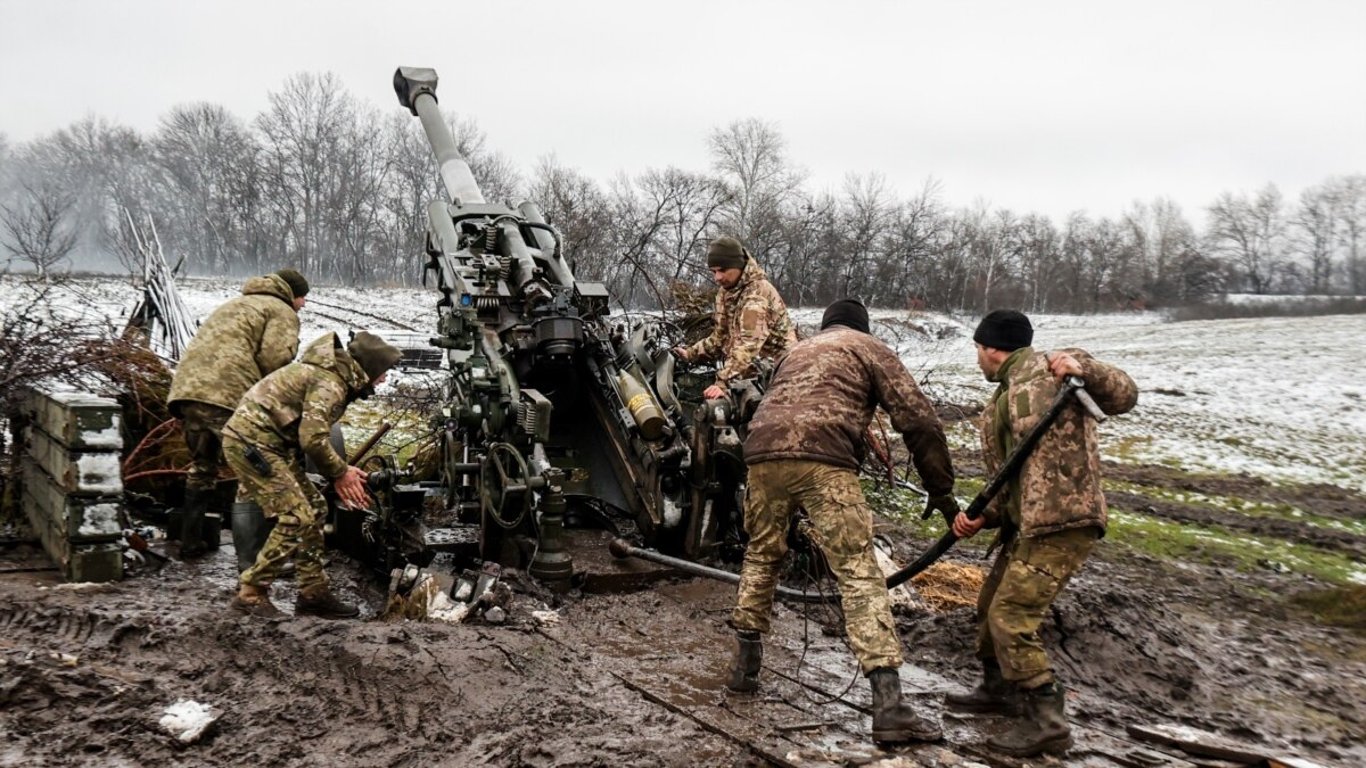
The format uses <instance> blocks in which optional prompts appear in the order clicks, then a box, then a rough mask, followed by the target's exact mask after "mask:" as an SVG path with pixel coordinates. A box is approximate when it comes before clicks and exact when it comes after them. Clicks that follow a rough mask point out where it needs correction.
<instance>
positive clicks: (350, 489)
mask: <svg viewBox="0 0 1366 768" xmlns="http://www.w3.org/2000/svg"><path fill="white" fill-rule="evenodd" d="M332 487H333V488H335V489H336V490H337V498H338V499H340V500H341V503H343V504H345V505H346V506H348V507H350V508H351V509H367V508H369V506H370V494H368V493H366V492H365V470H363V469H361V468H360V467H355V466H351V467H347V468H346V474H344V475H342V476H341V477H339V478H337V479H336V480H334V481H332Z"/></svg>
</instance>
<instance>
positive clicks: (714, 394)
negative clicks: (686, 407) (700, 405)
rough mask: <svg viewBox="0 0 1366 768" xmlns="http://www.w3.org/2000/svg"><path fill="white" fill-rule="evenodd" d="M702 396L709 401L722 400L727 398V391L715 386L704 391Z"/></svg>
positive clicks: (717, 385) (718, 385)
mask: <svg viewBox="0 0 1366 768" xmlns="http://www.w3.org/2000/svg"><path fill="white" fill-rule="evenodd" d="M702 396H703V397H705V398H707V399H708V400H722V399H724V398H725V396H726V390H724V389H721V385H720V384H713V385H711V386H710V387H707V388H706V389H704V390H702Z"/></svg>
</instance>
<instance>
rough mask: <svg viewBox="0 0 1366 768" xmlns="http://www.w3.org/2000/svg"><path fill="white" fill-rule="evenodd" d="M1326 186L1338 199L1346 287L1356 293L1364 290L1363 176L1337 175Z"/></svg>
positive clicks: (1365, 218) (1365, 215) (1365, 207)
mask: <svg viewBox="0 0 1366 768" xmlns="http://www.w3.org/2000/svg"><path fill="white" fill-rule="evenodd" d="M1326 186H1327V187H1328V188H1329V189H1331V190H1332V191H1333V197H1334V198H1335V199H1336V200H1337V202H1338V206H1337V214H1338V226H1337V231H1338V241H1339V246H1340V248H1341V249H1342V259H1343V264H1344V267H1345V268H1344V270H1343V271H1344V272H1345V273H1346V283H1347V290H1348V291H1350V292H1351V293H1352V294H1353V295H1355V296H1360V295H1361V294H1362V293H1363V292H1366V263H1363V262H1366V259H1363V257H1362V250H1363V248H1366V175H1361V174H1356V175H1352V176H1338V177H1335V178H1332V179H1329V180H1328V181H1327V182H1326Z"/></svg>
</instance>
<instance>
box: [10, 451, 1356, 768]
mask: <svg viewBox="0 0 1366 768" xmlns="http://www.w3.org/2000/svg"><path fill="white" fill-rule="evenodd" d="M1125 472H1129V473H1149V475H1150V476H1149V477H1147V478H1146V480H1147V481H1148V482H1149V483H1150V484H1151V483H1165V484H1175V483H1178V482H1191V483H1197V484H1198V483H1202V482H1203V483H1211V482H1215V481H1213V480H1208V479H1206V480H1199V479H1182V478H1177V477H1174V476H1167V475H1164V474H1163V473H1170V470H1165V469H1162V468H1157V467H1153V468H1137V469H1124V470H1120V473H1121V474H1123V473H1125ZM1218 482H1228V483H1240V482H1241V486H1240V487H1239V488H1238V490H1239V492H1240V493H1242V494H1244V495H1247V496H1253V495H1255V494H1258V493H1261V494H1263V495H1267V496H1270V495H1273V494H1274V495H1277V497H1278V498H1284V497H1286V496H1290V497H1296V496H1297V494H1303V495H1309V496H1313V497H1314V499H1317V500H1318V506H1319V508H1328V507H1331V508H1332V509H1333V510H1334V514H1337V515H1340V516H1342V517H1343V518H1346V519H1361V517H1362V516H1363V515H1366V499H1363V498H1361V497H1360V496H1358V495H1356V494H1352V493H1348V492H1345V491H1341V490H1338V489H1333V488H1320V487H1309V488H1300V489H1287V488H1285V487H1274V488H1273V487H1270V486H1264V484H1259V482H1258V481H1256V480H1255V479H1246V480H1243V481H1240V480H1239V479H1238V478H1231V479H1223V480H1219V481H1218ZM1132 495H1133V494H1130V496H1132ZM1288 500H1289V501H1292V502H1293V501H1307V500H1308V499H1305V498H1298V497H1296V498H1290V499H1288ZM1114 501H1115V505H1116V506H1117V507H1119V508H1125V509H1133V510H1134V511H1142V509H1143V508H1144V507H1152V508H1153V511H1152V512H1150V514H1158V515H1163V514H1166V515H1168V516H1171V517H1173V518H1175V519H1180V515H1181V514H1188V513H1189V512H1188V511H1183V510H1181V509H1177V508H1176V507H1179V506H1180V505H1173V504H1172V503H1170V502H1163V503H1161V504H1159V503H1157V502H1153V501H1152V500H1148V499H1144V498H1141V497H1136V498H1129V497H1128V496H1119V497H1116V498H1115V499H1114ZM1163 510H1165V512H1164V511H1163ZM1189 514H1194V513H1189ZM1206 522H1209V521H1206ZM883 527H884V529H885V530H884V532H886V533H888V534H889V535H890V537H891V538H892V540H893V541H894V545H895V549H896V556H897V559H898V560H900V561H903V562H904V561H906V560H908V559H909V558H910V557H911V556H913V554H914V553H916V552H918V550H919V549H920V548H921V547H923V546H925V545H926V544H927V543H928V541H927V540H925V539H920V538H917V537H915V536H913V535H912V534H911V533H910V532H909V531H910V529H909V528H907V527H905V526H901V525H895V524H889V523H888V524H884V525H883ZM1319 530H1321V529H1319ZM1282 533H1284V534H1285V535H1287V536H1292V537H1293V536H1296V535H1298V534H1297V532H1296V531H1292V530H1287V531H1283V532H1282ZM1330 538H1332V539H1333V540H1332V541H1329V542H1326V543H1325V546H1329V547H1338V548H1344V547H1345V548H1348V551H1352V552H1357V553H1360V552H1361V548H1362V546H1363V542H1362V541H1361V537H1359V536H1357V537H1352V536H1351V535H1350V534H1343V537H1330ZM981 551H982V546H981V545H980V543H974V544H973V545H972V546H964V547H961V548H960V549H959V550H955V552H954V553H953V554H952V555H951V558H953V559H954V560H955V562H957V563H960V564H964V565H970V566H973V567H979V566H982V565H984V561H982V560H981V558H980V554H981ZM30 566H37V567H41V566H42V556H41V554H40V553H35V552H34V551H33V550H32V549H31V548H30V547H27V546H25V545H19V544H11V545H8V546H5V547H3V548H0V570H9V571H14V570H15V569H19V568H24V567H30ZM329 571H330V573H332V574H333V577H334V579H335V581H336V583H337V584H338V586H339V588H340V589H341V590H342V591H343V592H345V593H346V594H348V595H350V596H352V597H357V598H359V599H361V600H362V601H363V602H364V604H365V613H364V614H363V616H362V620H358V621H347V622H328V621H324V620H320V619H313V618H303V617H301V618H293V617H287V618H285V619H283V620H278V621H264V620H260V619H253V618H247V617H242V616H239V615H236V614H233V613H230V612H228V610H227V608H226V606H227V602H228V599H229V596H230V595H231V590H232V582H233V577H234V575H235V569H234V568H233V566H232V550H231V545H230V544H227V543H225V544H224V547H223V548H222V549H221V550H219V551H218V552H216V553H214V554H212V555H211V556H210V557H208V558H207V559H205V560H203V561H201V562H198V563H194V564H182V563H171V564H170V565H168V566H166V567H164V568H162V569H161V570H159V571H157V572H148V571H144V572H143V573H141V574H138V575H134V576H130V577H129V578H127V579H125V580H124V581H123V582H120V583H116V584H110V585H100V586H95V585H63V584H60V583H59V581H58V580H57V578H56V577H55V575H54V574H53V573H51V572H44V571H37V572H8V573H5V574H3V575H0V765H14V766H59V765H60V766H72V765H91V766H124V765H126V766H149V765H185V766H200V765H204V766H208V765H261V766H296V765H299V766H311V765H326V766H333V767H335V766H353V765H354V766H396V767H397V766H431V765H440V766H520V765H526V766H622V765H631V766H637V765H644V766H648V765H659V766H693V765H702V766H731V765H765V764H781V765H863V764H881V765H898V766H913V765H967V764H973V763H976V764H984V763H1000V764H1005V765H1011V764H1013V763H1011V762H1010V761H1002V760H999V759H997V758H996V757H994V756H992V755H990V754H987V753H984V752H982V751H981V749H980V741H981V738H982V736H983V734H984V733H987V732H989V731H990V730H991V729H993V728H996V727H1000V725H1001V723H1000V722H997V721H992V720H981V721H978V720H971V719H962V718H957V717H952V716H949V715H943V713H942V708H941V706H940V697H941V696H942V693H943V692H944V691H946V690H950V689H952V688H953V687H954V686H956V685H961V684H968V683H970V682H971V681H972V679H973V677H974V675H975V672H976V670H975V667H974V664H973V662H972V661H971V659H970V648H971V645H972V641H973V636H974V631H975V630H974V625H973V616H972V609H971V608H969V607H957V608H952V609H949V610H945V611H939V612H935V611H930V610H928V609H926V608H923V607H913V608H910V609H907V610H903V611H901V614H900V615H899V616H898V625H899V630H900V633H901V637H902V642H903V645H904V647H905V651H906V657H907V666H906V668H904V669H903V684H904V688H905V690H906V691H907V693H908V695H909V696H910V697H911V700H912V701H913V702H914V703H915V704H916V706H917V707H919V708H920V709H921V710H922V711H923V712H924V713H926V714H929V715H933V716H941V715H942V716H943V717H944V722H945V727H946V731H947V736H948V738H947V741H946V742H943V743H941V744H938V745H928V746H922V747H916V748H912V749H906V750H902V751H900V752H897V753H895V754H893V753H886V752H881V751H878V750H876V749H874V748H873V747H872V745H871V744H868V743H866V740H864V739H863V738H862V734H863V733H864V732H866V728H867V724H868V719H867V715H866V707H867V703H868V692H867V688H866V683H865V682H864V681H863V680H862V679H859V678H857V677H856V676H855V675H854V665H853V662H852V659H851V657H850V656H849V654H848V652H847V651H846V650H845V649H844V647H843V644H842V639H841V638H840V637H839V632H838V629H837V627H838V619H837V617H835V616H834V615H833V614H832V613H831V611H830V609H829V608H828V607H816V608H811V609H806V608H803V607H801V606H784V607H781V608H779V610H778V612H777V620H776V627H777V629H776V630H775V634H774V636H773V637H772V638H771V639H770V642H769V645H768V653H767V656H766V659H765V661H766V670H765V673H764V674H765V677H764V685H765V689H764V692H763V694H762V695H760V696H758V697H740V696H735V695H731V694H727V693H726V692H725V691H724V689H723V688H722V686H721V670H722V669H723V668H724V666H725V664H726V661H727V656H728V654H729V650H730V648H729V643H728V640H729V632H728V631H727V630H726V629H725V627H724V624H723V622H724V619H725V617H726V615H727V611H728V607H729V604H730V600H731V597H732V595H733V588H732V587H730V586H728V585H725V584H721V583H716V582H710V581H700V580H694V579H683V578H672V579H668V580H665V581H663V582H661V583H659V584H658V585H656V586H655V587H654V588H652V589H646V590H641V591H634V592H626V593H617V594H591V595H586V594H577V593H576V594H571V595H569V596H566V597H562V598H560V597H556V596H553V595H550V594H548V593H545V592H543V591H541V590H540V589H539V588H537V587H536V586H535V585H533V584H529V583H525V582H523V581H521V580H520V579H517V578H515V575H514V577H513V578H511V580H510V581H511V583H513V584H514V586H515V587H517V591H516V592H517V594H516V598H515V600H514V602H513V604H512V607H511V610H510V612H509V616H508V621H507V622H506V623H505V624H502V625H496V626H495V625H488V624H484V623H479V622H474V623H470V624H465V625H458V626H452V625H444V624H433V623H414V622H405V623H391V622H385V621H380V620H377V619H375V616H376V614H377V613H378V612H379V611H380V610H381V608H382V606H383V602H384V591H383V589H382V588H381V587H380V586H379V585H378V584H376V583H374V582H372V581H371V580H370V579H369V577H368V576H366V575H365V573H364V572H363V571H362V569H360V568H358V567H356V566H355V565H354V564H352V563H350V562H349V561H347V560H346V559H345V558H343V557H340V556H338V557H337V558H336V559H335V560H334V561H333V562H332V563H331V565H330V566H329ZM1323 586H1324V585H1322V584H1319V583H1317V582H1314V581H1313V580H1312V579H1310V578H1309V577H1306V576H1301V575H1298V574H1293V573H1291V574H1285V573H1278V572H1275V571H1272V570H1267V571H1264V572H1239V571H1235V570H1233V569H1232V568H1231V567H1227V566H1223V565H1220V564H1217V563H1173V562H1165V561H1159V560H1156V559H1153V558H1151V557H1147V556H1144V555H1141V554H1138V553H1137V552H1136V551H1135V550H1132V549H1130V548H1128V547H1124V546H1121V545H1117V544H1113V543H1106V544H1104V545H1102V546H1101V547H1100V548H1099V552H1098V554H1097V555H1096V556H1095V557H1094V558H1093V559H1092V561H1091V562H1090V563H1088V565H1087V566H1086V568H1085V570H1084V571H1083V573H1082V574H1081V575H1080V576H1079V577H1078V578H1077V579H1076V581H1075V582H1074V583H1073V584H1072V585H1071V586H1070V587H1069V588H1068V590H1067V592H1066V593H1065V595H1064V597H1063V598H1062V599H1060V600H1059V602H1058V604H1057V606H1056V611H1055V613H1054V617H1053V618H1054V621H1053V622H1051V623H1050V624H1049V625H1048V626H1046V627H1045V629H1044V634H1045V642H1046V643H1047V645H1048V647H1049V648H1050V650H1051V652H1052V653H1053V657H1054V659H1055V662H1056V665H1057V667H1058V671H1059V676H1060V678H1061V679H1062V680H1063V681H1065V683H1066V684H1067V685H1068V687H1069V688H1070V691H1071V693H1070V700H1069V706H1070V711H1071V712H1072V714H1073V716H1074V720H1075V721H1076V723H1077V724H1078V726H1079V728H1078V742H1079V743H1078V747H1077V748H1076V749H1074V750H1073V752H1072V754H1071V755H1070V756H1069V758H1068V760H1067V761H1066V762H1065V763H1060V762H1059V761H1056V760H1054V761H1047V762H1048V764H1054V765H1057V764H1069V765H1070V764H1076V765H1171V766H1178V765H1193V764H1196V763H1194V762H1190V760H1191V758H1190V756H1188V755H1183V754H1182V753H1180V752H1179V751H1176V750H1174V749H1172V748H1161V747H1156V746H1154V745H1152V744H1148V743H1140V742H1139V741H1138V740H1136V739H1135V738H1134V737H1132V736H1130V735H1129V734H1128V732H1127V731H1126V729H1127V728H1128V727H1129V726H1134V725H1151V724H1184V725H1187V726H1191V727H1194V728H1199V729H1202V730H1204V731H1208V732H1211V733H1216V734H1219V735H1222V736H1223V737H1226V738H1229V739H1233V740H1235V741H1236V742H1238V743H1239V744H1241V745H1243V746H1244V747H1246V748H1250V749H1253V750H1255V751H1259V752H1261V753H1264V754H1267V755H1280V756H1295V757H1299V758H1303V759H1309V760H1313V761H1316V762H1318V763H1320V764H1325V765H1340V766H1355V765H1363V764H1366V747H1364V746H1363V744H1362V734H1363V733H1366V635H1363V633H1362V630H1361V629H1348V628H1337V627H1333V626H1327V625H1325V624H1320V623H1317V621H1316V620H1315V619H1314V617H1313V616H1312V615H1310V614H1308V613H1306V612H1304V611H1302V610H1300V609H1298V608H1297V607H1296V606H1297V605H1298V603H1297V602H1296V601H1295V600H1294V599H1293V597H1294V596H1295V595H1298V594H1301V593H1304V592H1306V591H1312V590H1315V589H1320V588H1322V587H1323ZM276 592H277V594H276V601H277V603H279V604H280V605H281V606H282V607H285V608H287V609H288V608H289V607H290V606H291V605H292V599H293V594H292V591H291V584H290V583H289V582H282V583H281V584H279V585H277V587H276ZM1347 594H1351V593H1350V592H1349V593H1347ZM544 608H551V609H554V610H555V611H556V612H557V615H558V623H545V622H544V621H539V622H538V621H537V620H536V619H534V618H533V616H532V612H533V611H536V610H541V609H544ZM851 684H852V687H849V686H850V685H851ZM846 688H848V691H847V693H845V695H844V697H843V700H841V701H834V702H830V701H826V699H830V698H833V697H834V695H836V694H840V693H842V692H844V691H845V689H846ZM179 699H192V700H194V701H197V702H201V703H204V704H207V705H210V706H212V707H214V709H215V710H216V712H217V713H218V715H219V717H218V719H217V721H216V722H215V724H214V726H213V728H212V729H211V730H210V731H209V732H208V734H207V735H206V736H204V737H203V738H202V739H201V740H199V741H198V742H196V743H193V744H189V745H182V744H179V743H177V742H176V741H175V740H174V739H173V738H172V737H171V736H170V735H169V734H168V733H167V732H166V731H164V730H163V729H162V728H161V726H160V725H159V724H158V721H159V719H160V718H161V716H162V714H163V712H164V710H165V708H166V707H167V706H168V705H171V704H173V703H175V702H176V701H177V700H179ZM1035 764H1038V763H1037V762H1036V763H1035ZM1206 764H1211V763H1206ZM1212 764H1221V763H1212ZM1222 765H1227V764H1226V763H1223V764H1222Z"/></svg>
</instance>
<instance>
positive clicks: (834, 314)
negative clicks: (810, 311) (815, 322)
mask: <svg viewBox="0 0 1366 768" xmlns="http://www.w3.org/2000/svg"><path fill="white" fill-rule="evenodd" d="M832 325H842V326H844V327H846V328H853V329H854V330H856V331H861V332H863V333H872V331H871V330H870V329H869V327H868V308H867V307H865V306H863V302H861V301H859V300H858V299H840V300H839V301H837V302H835V303H834V304H831V305H830V306H828V307H826V308H825V314H824V315H821V330H822V331H823V330H825V329H826V328H829V327H830V326H832Z"/></svg>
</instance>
